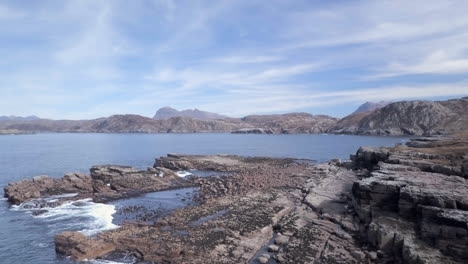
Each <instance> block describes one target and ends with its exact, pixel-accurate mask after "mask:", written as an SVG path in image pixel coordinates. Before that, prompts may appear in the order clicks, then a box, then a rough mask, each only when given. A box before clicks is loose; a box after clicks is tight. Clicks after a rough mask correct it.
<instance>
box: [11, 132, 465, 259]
mask: <svg viewBox="0 0 468 264" xmlns="http://www.w3.org/2000/svg"><path fill="white" fill-rule="evenodd" d="M190 170H200V171H211V172H213V173H214V174H211V175H210V176H206V177H199V176H196V175H192V176H185V177H180V176H178V175H181V174H180V173H179V172H180V171H190ZM467 178H468V134H466V133H464V134H455V135H450V136H444V137H437V138H435V137H426V138H415V139H412V140H410V141H409V142H408V143H406V144H405V145H402V144H399V145H396V146H394V147H379V148H370V147H361V148H359V149H358V150H357V152H356V154H355V155H351V156H350V160H332V161H330V162H327V163H320V164H317V163H310V162H302V161H300V160H296V159H286V158H268V157H242V156H234V155H208V156H206V155H171V154H169V155H167V156H166V157H161V158H159V159H156V162H155V164H154V166H153V167H151V168H148V169H147V170H140V169H136V168H132V167H128V166H117V165H103V166H94V167H92V168H91V169H90V174H89V175H87V174H79V173H70V174H66V175H65V176H64V177H63V178H62V179H53V178H49V177H46V176H40V177H34V178H33V179H31V180H22V181H19V182H16V183H10V184H9V185H8V186H6V187H5V197H6V198H8V201H9V202H10V203H12V204H21V203H24V202H32V201H33V202H36V203H38V208H42V209H41V210H47V207H44V206H41V204H40V203H41V201H43V200H41V199H43V198H46V197H49V196H57V195H63V194H66V193H76V195H73V196H67V195H65V196H63V198H61V199H56V200H55V203H56V204H54V205H51V204H48V205H47V206H50V207H53V206H58V205H60V204H62V203H64V202H68V201H70V200H79V199H83V198H92V199H93V201H94V202H103V203H106V202H108V201H111V200H116V199H122V198H128V197H132V196H138V195H141V194H144V193H148V192H155V191H160V190H167V189H173V188H186V187H197V188H198V191H197V192H196V194H195V196H194V201H196V202H195V203H194V204H192V205H190V206H187V207H184V208H180V209H176V210H174V211H172V212H171V213H170V214H168V215H163V216H161V215H158V214H157V213H156V212H155V213H154V214H153V213H151V214H145V217H142V218H140V219H136V220H135V221H132V222H127V223H123V224H122V225H121V226H120V227H119V228H117V229H114V230H109V231H103V232H101V233H99V234H97V235H96V236H92V237H90V236H86V235H83V234H82V233H79V232H63V233H59V234H57V235H56V237H55V245H56V251H57V253H59V254H61V255H64V256H69V257H71V258H72V259H75V260H85V259H88V260H91V259H99V258H101V259H107V260H116V261H118V256H121V255H126V256H133V257H134V258H135V260H138V261H150V262H151V261H153V262H157V263H159V262H170V263H188V262H189V263H271V262H276V263H312V262H314V263H315V262H317V263H395V262H399V263H400V262H401V263H464V260H465V259H466V258H467V257H468V256H467V251H466V248H467V245H468V228H467V226H468V214H467V208H468V200H467V197H468V193H467V190H468V183H467V182H466V179H467ZM46 201H47V200H46ZM44 208H45V209H44ZM132 210H133V211H134V210H137V211H138V210H140V209H138V208H129V211H132ZM133 211H132V212H131V213H135V212H133ZM37 213H38V214H40V213H41V211H38V212H37Z"/></svg>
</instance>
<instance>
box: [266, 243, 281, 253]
mask: <svg viewBox="0 0 468 264" xmlns="http://www.w3.org/2000/svg"><path fill="white" fill-rule="evenodd" d="M278 250H279V247H278V246H277V245H269V246H268V251H269V252H278Z"/></svg>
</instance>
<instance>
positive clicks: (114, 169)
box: [4, 165, 193, 205]
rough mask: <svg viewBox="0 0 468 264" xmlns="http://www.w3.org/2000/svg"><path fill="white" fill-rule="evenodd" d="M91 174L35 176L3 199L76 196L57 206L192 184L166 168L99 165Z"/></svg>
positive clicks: (12, 188) (11, 186)
mask: <svg viewBox="0 0 468 264" xmlns="http://www.w3.org/2000/svg"><path fill="white" fill-rule="evenodd" d="M90 172H91V175H85V174H81V173H67V174H65V175H64V176H63V178H62V179H53V178H50V177H48V176H36V177H33V179H31V180H22V181H19V182H16V183H11V184H9V185H8V186H6V187H5V189H4V190H5V197H7V198H8V200H9V201H10V202H11V203H13V204H20V203H23V202H26V201H31V200H33V199H39V198H46V197H49V196H53V195H62V194H72V193H76V194H77V195H76V196H75V197H68V196H67V197H63V198H58V200H59V201H58V203H57V205H60V204H61V203H62V202H64V201H67V200H76V199H83V198H93V199H94V200H95V201H100V202H104V201H108V200H112V199H118V198H122V197H127V196H129V195H135V194H137V193H145V192H154V191H159V190H165V189H170V188H175V187H188V186H193V183H191V182H189V181H187V180H184V179H181V178H180V177H177V176H176V174H175V172H173V171H171V170H169V169H167V168H159V167H156V168H153V169H152V170H148V171H146V170H139V169H136V168H132V167H128V166H117V165H102V166H94V167H92V168H91V169H90Z"/></svg>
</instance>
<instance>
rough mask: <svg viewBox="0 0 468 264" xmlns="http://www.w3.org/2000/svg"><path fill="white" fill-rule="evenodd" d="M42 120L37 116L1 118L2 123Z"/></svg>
mask: <svg viewBox="0 0 468 264" xmlns="http://www.w3.org/2000/svg"><path fill="white" fill-rule="evenodd" d="M38 119H40V118H39V117H37V116H35V115H30V116H24V117H23V116H13V115H11V116H0V121H5V120H38Z"/></svg>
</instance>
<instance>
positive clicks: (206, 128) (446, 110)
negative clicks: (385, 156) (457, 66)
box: [0, 97, 468, 135]
mask: <svg viewBox="0 0 468 264" xmlns="http://www.w3.org/2000/svg"><path fill="white" fill-rule="evenodd" d="M27 118H29V117H27ZM2 130H3V131H7V132H8V131H15V132H24V133H31V132H77V133H89V132H96V133H203V132H222V133H268V134H279V133H283V134H287V133H307V134H314V133H333V134H360V135H439V134H447V133H454V132H459V131H466V130H468V97H464V98H460V99H453V100H447V101H403V102H393V103H390V102H377V103H372V102H367V103H365V104H363V105H362V106H360V107H359V108H358V109H357V110H356V111H355V112H353V113H352V114H351V115H348V116H346V117H344V118H341V119H338V118H334V117H330V116H326V115H312V114H309V113H289V114H282V115H250V116H246V117H243V118H233V117H227V116H223V115H219V114H216V113H210V112H205V111H201V110H197V109H193V110H183V111H178V110H176V109H173V108H170V107H164V108H161V109H159V110H158V111H157V112H156V114H155V116H154V118H148V117H143V116H139V115H113V116H110V117H106V118H98V119H92V120H50V119H39V118H37V117H33V118H30V119H25V118H9V119H1V120H0V132H1V131H2ZM8 133H10V132H8Z"/></svg>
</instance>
